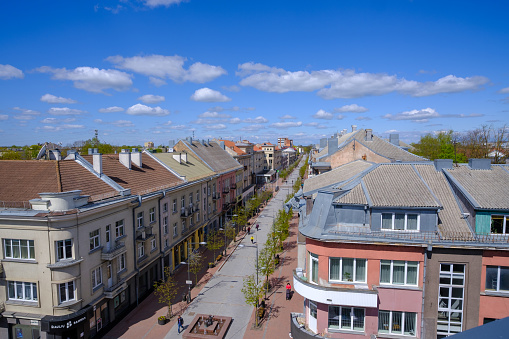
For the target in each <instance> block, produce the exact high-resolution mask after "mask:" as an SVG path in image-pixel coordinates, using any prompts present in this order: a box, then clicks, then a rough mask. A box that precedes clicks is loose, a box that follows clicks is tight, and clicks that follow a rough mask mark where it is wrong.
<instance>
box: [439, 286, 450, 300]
mask: <svg viewBox="0 0 509 339" xmlns="http://www.w3.org/2000/svg"><path fill="white" fill-rule="evenodd" d="M449 290H450V289H449V288H448V287H440V293H439V294H438V296H439V297H443V298H449Z"/></svg>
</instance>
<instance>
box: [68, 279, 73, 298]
mask: <svg viewBox="0 0 509 339" xmlns="http://www.w3.org/2000/svg"><path fill="white" fill-rule="evenodd" d="M68 292H69V300H74V281H70V282H69V283H68Z"/></svg>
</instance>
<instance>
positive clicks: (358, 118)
mask: <svg viewBox="0 0 509 339" xmlns="http://www.w3.org/2000/svg"><path fill="white" fill-rule="evenodd" d="M355 120H358V121H369V120H373V119H371V118H370V117H357V118H355Z"/></svg>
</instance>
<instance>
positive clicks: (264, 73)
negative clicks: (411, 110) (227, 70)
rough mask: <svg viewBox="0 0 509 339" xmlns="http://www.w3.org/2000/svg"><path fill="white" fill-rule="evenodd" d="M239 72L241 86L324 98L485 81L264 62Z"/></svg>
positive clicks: (446, 88)
mask: <svg viewBox="0 0 509 339" xmlns="http://www.w3.org/2000/svg"><path fill="white" fill-rule="evenodd" d="M236 74H237V75H239V76H241V77H243V79H242V80H241V81H240V84H241V85H242V86H251V87H254V88H256V89H258V90H261V91H265V92H276V93H286V92H290V91H294V92H312V91H316V90H318V95H319V96H321V97H322V98H324V99H338V98H344V99H348V98H358V97H363V96H375V95H384V94H388V93H391V92H399V93H402V94H406V95H411V96H415V97H422V96H429V95H435V94H439V93H455V92H462V91H467V90H471V91H475V90H479V89H480V87H481V86H482V85H484V84H486V83H487V82H488V81H489V80H488V79H487V78H486V77H482V76H474V77H467V78H460V77H456V76H454V75H448V76H445V77H443V78H440V79H438V80H437V81H429V82H417V81H408V80H406V79H404V78H398V77H397V76H396V75H388V74H385V73H376V74H375V73H356V72H355V71H354V70H319V71H312V72H308V71H296V72H290V71H286V70H284V69H281V68H274V67H269V66H266V65H262V64H254V63H245V64H242V65H239V71H238V72H237V73H236Z"/></svg>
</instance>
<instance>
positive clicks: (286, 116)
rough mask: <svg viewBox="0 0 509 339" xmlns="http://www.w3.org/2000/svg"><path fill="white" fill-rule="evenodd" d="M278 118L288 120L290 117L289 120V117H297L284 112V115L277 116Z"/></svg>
mask: <svg viewBox="0 0 509 339" xmlns="http://www.w3.org/2000/svg"><path fill="white" fill-rule="evenodd" d="M279 119H281V120H288V119H290V120H291V119H297V118H296V117H294V116H291V115H289V114H286V115H283V116H282V117H279Z"/></svg>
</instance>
